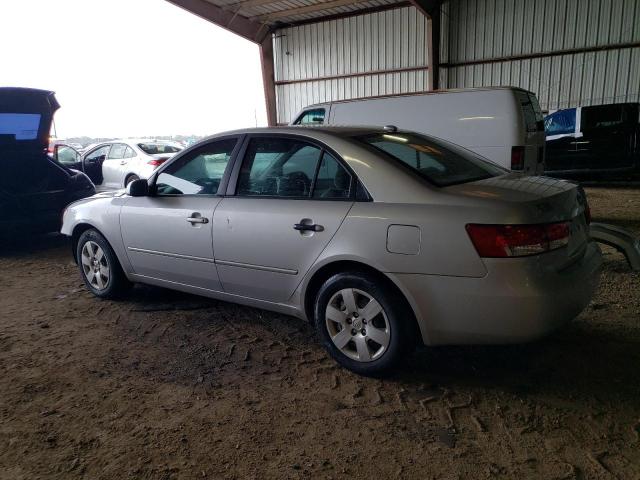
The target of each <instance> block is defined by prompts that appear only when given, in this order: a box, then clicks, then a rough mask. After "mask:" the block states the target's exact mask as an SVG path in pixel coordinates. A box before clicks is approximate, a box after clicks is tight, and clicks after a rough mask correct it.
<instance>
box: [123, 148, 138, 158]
mask: <svg viewBox="0 0 640 480" xmlns="http://www.w3.org/2000/svg"><path fill="white" fill-rule="evenodd" d="M135 156H136V152H134V151H133V148H131V147H130V146H128V145H127V148H126V150H125V151H124V157H123V158H133V157H135Z"/></svg>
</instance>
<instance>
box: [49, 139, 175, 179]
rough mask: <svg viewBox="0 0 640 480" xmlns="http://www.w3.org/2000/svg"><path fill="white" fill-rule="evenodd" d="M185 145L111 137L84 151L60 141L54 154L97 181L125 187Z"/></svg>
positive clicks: (142, 176)
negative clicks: (111, 138) (62, 143)
mask: <svg viewBox="0 0 640 480" xmlns="http://www.w3.org/2000/svg"><path fill="white" fill-rule="evenodd" d="M182 149H183V148H182V147H181V146H180V145H178V144H176V143H174V142H165V141H158V140H112V141H109V142H103V143H99V144H97V145H93V146H92V147H91V148H88V149H87V150H86V151H85V152H84V153H82V154H81V153H80V152H78V151H77V150H76V149H74V148H72V147H71V146H69V145H57V146H56V151H55V158H56V159H57V160H58V161H59V162H60V163H62V164H64V165H67V166H69V167H70V168H76V169H78V170H82V171H83V172H85V173H86V174H87V175H88V176H89V178H91V180H92V181H93V183H94V184H96V185H99V186H101V187H106V188H111V189H113V188H116V189H117V188H123V187H126V186H127V185H128V184H129V183H131V182H132V181H134V180H137V179H139V178H148V177H149V176H150V175H151V174H152V173H153V171H154V170H155V169H156V168H158V167H159V166H160V165H162V164H163V163H164V162H166V161H167V160H168V159H169V158H171V157H172V156H173V155H175V154H176V153H178V152H179V151H181V150H182Z"/></svg>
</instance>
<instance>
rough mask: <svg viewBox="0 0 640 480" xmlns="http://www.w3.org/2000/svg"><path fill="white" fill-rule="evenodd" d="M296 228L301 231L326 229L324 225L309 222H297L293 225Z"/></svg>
mask: <svg viewBox="0 0 640 480" xmlns="http://www.w3.org/2000/svg"><path fill="white" fill-rule="evenodd" d="M293 229H294V230H298V231H299V232H322V231H324V227H323V226H322V225H316V224H312V225H310V224H308V223H296V224H295V225H294V226H293Z"/></svg>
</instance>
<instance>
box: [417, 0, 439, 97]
mask: <svg viewBox="0 0 640 480" xmlns="http://www.w3.org/2000/svg"><path fill="white" fill-rule="evenodd" d="M410 2H411V4H412V5H413V6H414V7H416V8H417V9H418V10H419V11H421V12H422V13H423V15H425V16H426V17H427V63H428V64H429V75H427V90H437V89H438V88H439V78H440V22H441V16H440V4H441V3H442V0H410Z"/></svg>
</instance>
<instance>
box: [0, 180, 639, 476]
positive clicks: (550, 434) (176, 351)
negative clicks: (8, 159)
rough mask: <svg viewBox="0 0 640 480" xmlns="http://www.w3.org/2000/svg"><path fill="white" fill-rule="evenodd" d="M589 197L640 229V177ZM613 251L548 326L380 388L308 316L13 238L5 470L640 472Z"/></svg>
mask: <svg viewBox="0 0 640 480" xmlns="http://www.w3.org/2000/svg"><path fill="white" fill-rule="evenodd" d="M588 194H589V198H590V201H591V204H592V210H593V216H594V219H595V220H602V221H608V222H612V223H617V224H620V225H623V226H626V227H628V228H632V229H633V230H634V231H635V232H636V233H637V234H640V189H623V188H617V189H595V188H591V189H589V190H588ZM604 253H605V265H604V272H603V277H602V283H601V287H600V289H599V292H598V294H597V296H596V298H595V299H594V301H593V302H592V304H591V305H590V306H589V307H588V308H587V309H586V311H585V312H584V313H583V314H582V315H580V317H579V318H578V319H577V320H575V321H574V322H573V323H571V324H569V325H568V326H566V327H565V328H563V329H562V330H560V331H558V332H557V333H555V334H553V335H551V336H550V337H549V338H547V339H545V340H543V341H540V342H537V343H533V344H529V345H522V346H510V347H482V348H480V347H465V348H458V347H456V348H453V347H446V348H445V347H441V348H431V349H422V350H420V351H419V352H417V353H416V354H415V355H413V356H412V357H411V358H410V359H409V360H408V361H407V362H406V365H405V366H404V367H403V369H402V371H401V372H398V373H397V374H396V375H395V376H394V377H392V378H391V379H386V380H374V379H367V378H361V377H358V376H356V375H353V374H351V373H349V372H347V371H345V370H342V369H340V368H338V367H337V366H336V365H335V364H334V363H333V362H332V361H331V360H330V359H329V358H328V357H327V356H326V355H325V353H324V351H323V350H322V349H321V348H320V347H318V346H317V344H316V340H315V335H314V333H313V331H312V329H311V328H310V327H309V326H308V325H307V324H305V323H303V322H300V321H299V320H296V319H293V318H289V317H285V316H282V315H277V314H273V313H269V312H264V311H259V310H255V309H251V308H245V307H240V306H236V305H232V304H227V303H223V302H216V301H211V300H207V299H203V298H199V297H194V296H189V295H184V294H179V293H174V292H170V291H167V290H163V289H159V288H151V287H144V286H137V287H136V288H135V289H134V290H133V291H132V293H131V295H130V296H129V297H128V299H127V300H126V301H121V302H111V301H100V300H97V299H95V298H93V297H92V296H91V295H90V294H88V293H87V292H86V291H85V289H84V288H83V286H82V283H81V280H80V277H79V274H78V272H77V269H76V266H75V264H74V263H73V262H72V260H71V256H70V252H69V248H68V245H67V242H66V240H65V239H64V238H61V237H59V236H46V237H40V238H34V239H31V240H29V241H26V242H23V243H22V244H20V245H5V246H3V247H2V250H1V252H0V479H3V480H4V479H12V480H13V479H16V480H18V479H29V480H32V479H38V478H59V479H76V478H86V479H102V478H105V479H106V478H118V479H173V478H175V479H178V478H180V479H182V478H187V479H188V478H257V479H262V478H278V479H282V478H327V479H329V478H378V479H381V478H424V479H431V478H433V479H436V478H437V479H475V478H508V479H513V478H544V479H572V478H578V479H640V276H639V275H638V274H637V273H635V274H634V273H631V272H630V271H629V268H628V267H627V265H626V263H625V262H624V260H623V257H622V256H621V255H619V254H618V253H616V252H614V251H612V250H610V249H606V250H605V252H604ZM514 320H515V321H517V319H514Z"/></svg>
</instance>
